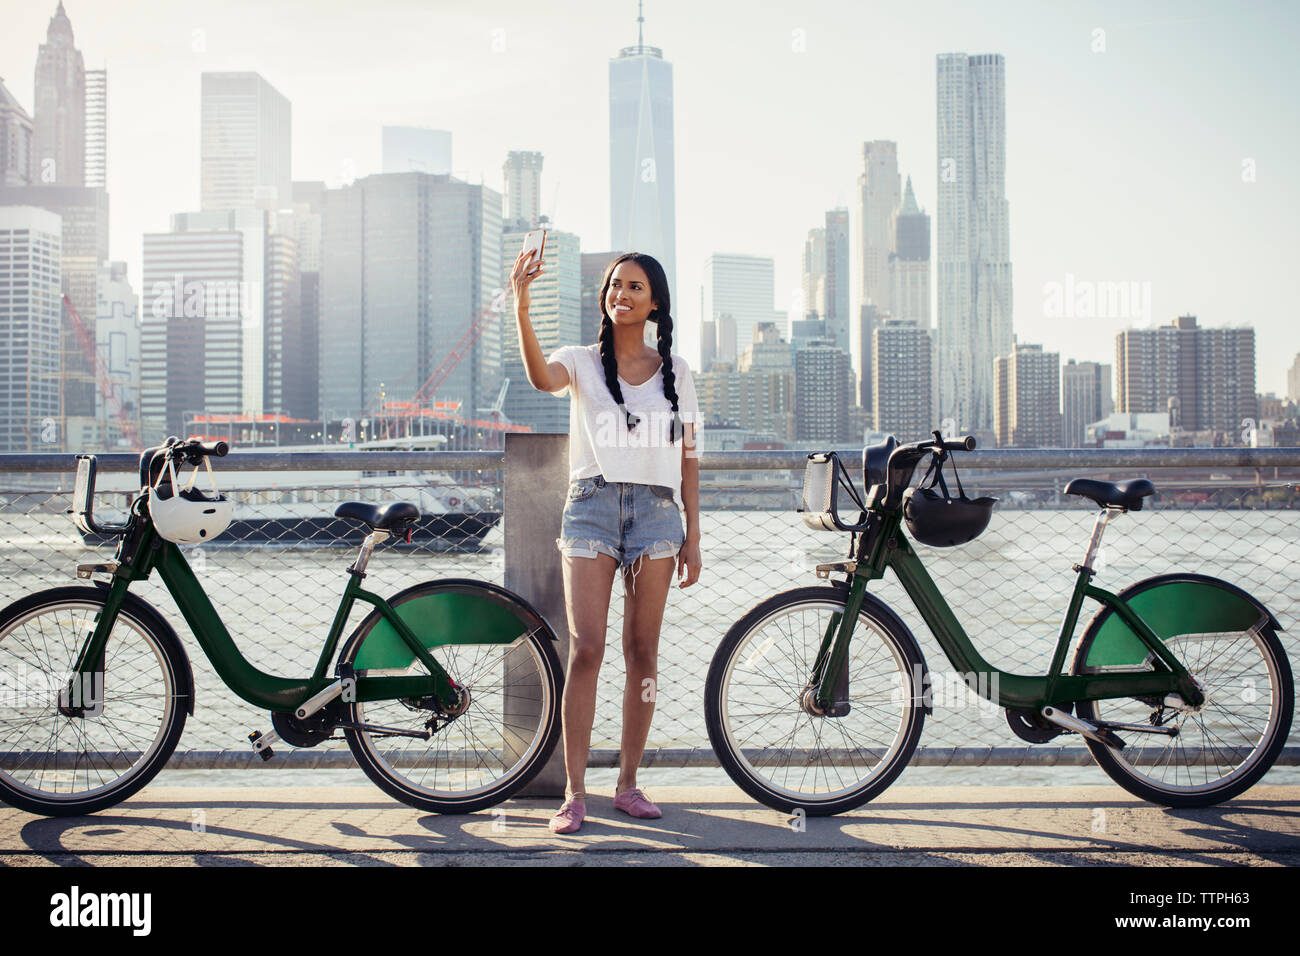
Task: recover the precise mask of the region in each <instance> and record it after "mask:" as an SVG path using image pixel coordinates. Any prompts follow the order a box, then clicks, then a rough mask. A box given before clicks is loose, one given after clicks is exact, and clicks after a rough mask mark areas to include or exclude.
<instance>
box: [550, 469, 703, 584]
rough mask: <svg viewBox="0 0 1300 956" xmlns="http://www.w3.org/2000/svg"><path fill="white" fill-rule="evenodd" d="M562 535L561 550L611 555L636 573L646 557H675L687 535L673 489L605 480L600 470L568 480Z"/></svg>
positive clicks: (558, 543)
mask: <svg viewBox="0 0 1300 956" xmlns="http://www.w3.org/2000/svg"><path fill="white" fill-rule="evenodd" d="M560 535H561V537H559V538H556V539H555V546H556V547H557V548H559V549H560V553H561V554H563V555H566V556H568V557H574V558H594V557H595V556H596V555H597V554H608V555H609V556H610V557H612V558H614V560H616V561H617V562H618V564H619V567H622V568H626V567H630V566H631V567H632V568H633V573H634V574H635V572H636V567H635V566H636V565H637V564H638V562H639V561H640V560H641V559H643V558H644V559H645V560H647V561H649V560H654V559H655V558H667V557H676V556H677V552H678V551H680V550H681V547H682V543H683V542H684V541H685V540H686V533H685V531H683V530H682V516H681V510H680V509H679V508H678V507H677V502H676V501H674V500H673V492H672V489H671V488H667V487H665V486H663V485H640V484H634V483H632V482H626V481H606V480H605V479H604V477H603V476H601V475H595V476H594V477H591V478H579V479H577V480H576V481H571V482H569V496H568V500H567V501H566V502H565V505H564V518H563V522H562V524H561V530H560Z"/></svg>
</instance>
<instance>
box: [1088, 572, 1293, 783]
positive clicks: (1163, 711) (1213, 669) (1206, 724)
mask: <svg viewBox="0 0 1300 956" xmlns="http://www.w3.org/2000/svg"><path fill="white" fill-rule="evenodd" d="M1199 580H1200V581H1210V583H1211V584H1213V585H1218V583H1219V582H1213V581H1212V580H1211V579H1203V578H1202V579H1199ZM1158 586H1160V582H1159V581H1154V582H1151V583H1148V584H1144V585H1138V586H1135V587H1134V588H1132V589H1129V590H1126V591H1124V592H1122V594H1121V596H1122V597H1123V596H1126V595H1129V594H1138V593H1141V592H1142V591H1144V590H1146V591H1154V589H1155V587H1158ZM1233 590H1234V591H1235V590H1236V589H1233ZM1169 593H1173V592H1169ZM1237 593H1239V594H1240V593H1241V592H1237ZM1242 597H1243V598H1244V599H1246V600H1248V601H1251V602H1252V603H1254V604H1255V605H1256V606H1258V607H1261V608H1262V605H1259V604H1258V602H1254V601H1253V599H1251V598H1249V597H1248V596H1246V595H1244V594H1242ZM1170 600H1172V598H1171V599H1170ZM1108 617H1109V609H1107V611H1106V612H1103V613H1102V614H1100V615H1099V616H1098V618H1097V619H1096V621H1095V622H1094V623H1093V624H1092V625H1090V626H1089V628H1088V631H1087V633H1085V634H1084V636H1083V638H1082V639H1081V640H1080V642H1079V650H1078V652H1077V653H1076V656H1075V660H1074V665H1073V671H1074V673H1076V674H1079V673H1092V672H1095V669H1090V668H1089V667H1087V666H1086V665H1085V663H1084V662H1086V661H1087V660H1088V655H1089V652H1090V650H1091V649H1092V645H1093V643H1094V641H1095V640H1096V639H1097V637H1098V634H1099V633H1100V630H1101V625H1102V624H1104V623H1105V621H1106V619H1107V618H1108ZM1164 644H1165V646H1166V647H1168V648H1169V650H1170V651H1172V652H1173V654H1174V656H1175V657H1177V658H1178V660H1179V661H1180V662H1181V663H1182V665H1183V666H1184V667H1186V668H1187V670H1188V672H1189V673H1190V674H1191V675H1192V677H1193V678H1195V679H1196V680H1197V682H1198V683H1199V684H1200V686H1201V689H1202V691H1203V692H1204V694H1205V701H1204V703H1203V704H1202V705H1201V706H1199V707H1188V706H1183V707H1180V708H1171V707H1167V706H1165V705H1164V703H1163V702H1162V701H1155V700H1138V699H1133V698H1121V699H1114V700H1098V701H1080V702H1079V703H1077V704H1076V705H1075V711H1076V713H1077V714H1078V715H1079V716H1080V717H1082V718H1083V719H1084V720H1094V721H1096V720H1099V721H1109V722H1112V723H1129V724H1152V723H1159V724H1161V725H1163V726H1167V727H1172V728H1175V729H1176V730H1177V732H1178V733H1177V735H1176V736H1172V737H1170V736H1166V735H1158V734H1151V733H1140V732H1131V731H1123V730H1121V731H1118V733H1119V736H1120V738H1121V739H1122V740H1123V741H1124V742H1125V747H1124V748H1123V749H1122V750H1118V751H1117V750H1114V749H1112V748H1111V747H1108V746H1106V745H1105V744H1102V743H1098V742H1096V741H1093V740H1086V741H1085V742H1086V743H1087V745H1088V749H1089V750H1090V751H1091V752H1092V756H1093V758H1094V759H1095V760H1096V761H1097V763H1098V765H1099V766H1100V767H1101V768H1102V770H1104V771H1105V772H1106V774H1107V775H1108V776H1109V777H1110V778H1111V779H1112V780H1114V781H1115V782H1116V783H1117V784H1119V785H1120V786H1121V787H1123V788H1124V789H1125V790H1127V791H1129V792H1130V793H1132V794H1133V795H1135V796H1137V797H1141V798H1142V799H1143V800H1150V801H1151V802H1152V803H1159V804H1163V805H1165V806H1168V807H1205V806H1210V805H1212V804H1216V803H1221V802H1223V801H1224V800H1229V799H1231V798H1233V797H1235V796H1238V795H1239V794H1241V793H1243V792H1245V791H1246V790H1247V789H1248V788H1250V787H1251V786H1253V785H1254V784H1255V783H1256V782H1258V780H1259V779H1260V778H1261V777H1262V776H1264V774H1265V773H1267V772H1268V769H1269V768H1270V767H1271V766H1272V765H1273V761H1275V760H1276V759H1277V756H1278V754H1279V753H1280V752H1281V750H1282V747H1283V746H1284V745H1285V743H1286V738H1287V734H1288V733H1289V732H1290V729H1291V717H1292V709H1293V706H1294V704H1293V702H1294V698H1295V688H1294V685H1293V683H1292V677H1291V666H1290V664H1289V662H1288V661H1287V657H1286V652H1285V650H1284V649H1283V648H1282V644H1281V642H1280V641H1279V640H1278V638H1277V634H1276V633H1275V631H1274V628H1273V626H1272V623H1271V619H1270V618H1269V617H1268V615H1267V613H1266V612H1265V613H1264V616H1263V617H1261V618H1260V620H1259V623H1257V624H1256V625H1255V626H1251V627H1246V628H1244V629H1242V630H1232V631H1215V632H1212V633H1201V634H1196V633H1193V634H1181V635H1177V636H1174V637H1168V638H1164Z"/></svg>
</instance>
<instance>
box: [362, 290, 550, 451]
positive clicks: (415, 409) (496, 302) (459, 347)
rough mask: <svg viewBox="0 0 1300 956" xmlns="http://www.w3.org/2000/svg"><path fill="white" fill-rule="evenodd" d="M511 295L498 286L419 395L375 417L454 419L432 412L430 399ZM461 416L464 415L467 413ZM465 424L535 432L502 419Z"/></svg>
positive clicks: (387, 405) (389, 406) (390, 404)
mask: <svg viewBox="0 0 1300 956" xmlns="http://www.w3.org/2000/svg"><path fill="white" fill-rule="evenodd" d="M508 295H509V293H508V292H507V291H506V290H505V289H498V290H497V291H496V293H495V294H494V295H493V297H492V301H491V303H489V304H488V306H487V307H486V308H484V309H483V311H482V312H480V313H479V314H478V316H477V317H476V318H475V319H474V321H473V322H471V323H470V325H469V328H467V329H466V330H465V334H464V335H462V336H461V337H460V341H459V342H457V343H456V345H455V347H454V348H452V350H451V351H450V352H448V353H447V357H446V358H444V359H443V360H442V362H441V364H439V365H438V367H437V368H435V369H434V370H433V372H432V374H430V375H429V377H428V378H427V379H425V381H424V384H423V385H421V386H420V388H419V390H418V391H416V393H415V397H414V398H413V399H412V400H411V401H410V402H387V403H385V404H384V405H383V406H381V407H380V408H379V409H378V410H377V411H376V412H375V414H374V417H376V418H379V419H384V418H398V417H409V416H420V415H425V416H432V417H438V418H448V419H450V418H453V416H452V415H449V414H447V413H446V412H437V411H432V412H431V411H429V409H428V408H427V406H429V405H430V399H432V398H433V396H434V395H435V394H437V391H438V389H439V387H441V385H442V383H443V382H445V381H446V380H447V376H449V375H450V374H451V373H452V372H453V371H454V370H455V368H456V366H457V365H459V364H460V362H461V359H463V358H464V357H465V356H466V355H468V354H469V352H470V350H471V349H472V348H473V347H474V343H475V342H477V341H478V340H479V338H480V337H481V336H482V335H483V332H484V330H485V329H487V327H488V326H489V325H491V324H492V321H493V317H494V316H496V315H499V314H500V313H501V311H502V310H503V309H504V308H505V303H506V298H507V296H508ZM439 404H441V403H439ZM458 417H461V418H464V416H458ZM465 423H466V424H475V425H479V426H486V427H489V428H494V429H502V430H508V431H531V429H528V428H526V427H523V426H515V427H513V428H512V427H510V426H503V425H501V424H500V422H499V421H495V422H480V421H477V420H467V421H466V422H465Z"/></svg>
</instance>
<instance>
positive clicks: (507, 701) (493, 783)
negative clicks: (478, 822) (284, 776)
mask: <svg viewBox="0 0 1300 956" xmlns="http://www.w3.org/2000/svg"><path fill="white" fill-rule="evenodd" d="M445 593H455V594H469V595H475V596H478V597H481V598H484V599H486V600H490V601H494V602H496V603H498V604H500V605H503V606H505V607H507V608H508V609H510V611H511V612H512V613H514V614H515V615H516V616H517V617H518V618H519V619H520V621H522V622H523V623H524V626H525V630H524V633H523V634H522V635H520V637H519V638H517V639H516V640H515V641H514V642H513V643H512V644H509V645H505V644H468V643H459V644H447V645H443V646H440V647H435V648H433V649H432V650H431V653H432V654H433V656H434V658H435V659H436V660H437V661H438V663H439V665H440V666H442V667H443V668H444V669H445V670H446V671H447V672H448V674H450V675H451V676H452V678H453V679H454V680H456V681H457V682H458V683H460V684H461V685H462V686H464V687H466V688H468V690H469V692H470V695H471V703H470V709H469V711H467V712H466V713H465V714H464V715H462V716H460V717H457V718H455V719H454V720H453V721H451V722H450V723H449V724H447V725H446V726H445V727H444V728H442V729H441V730H439V731H437V732H436V733H435V734H434V735H433V737H432V738H431V739H430V740H429V741H420V740H415V739H413V738H403V737H383V736H380V735H376V734H372V733H371V732H369V731H366V730H357V729H353V728H345V729H344V736H345V737H346V738H347V741H348V747H349V748H350V749H351V750H352V754H353V756H354V757H355V758H356V761H357V764H358V766H360V767H361V769H362V770H363V771H364V772H365V774H366V776H368V777H369V778H370V779H371V781H373V782H374V783H375V785H376V786H378V787H379V788H380V789H381V790H383V791H384V792H385V793H387V794H388V795H389V796H391V797H393V798H395V799H397V800H400V801H401V802H403V803H406V804H408V805H409V806H413V807H416V808H418V809H421V810H429V811H433V812H435V813H473V812H475V811H477V810H483V809H486V808H487V807H490V806H494V805H495V804H497V803H500V802H501V801H502V800H506V799H508V798H509V797H511V796H512V795H514V794H515V793H517V792H518V791H519V790H520V789H521V788H523V787H525V786H526V785H527V784H528V783H529V782H530V781H531V780H532V779H533V778H534V777H536V776H537V774H538V773H539V772H540V771H541V769H542V767H543V766H545V764H546V761H547V760H548V759H549V758H550V756H551V753H552V752H553V751H554V749H555V745H556V743H557V742H558V740H559V737H560V702H561V699H562V696H563V688H564V678H563V671H562V670H561V668H560V657H559V654H558V653H557V652H556V650H555V642H554V639H553V637H554V632H553V631H552V630H551V627H550V625H549V624H547V622H546V619H545V618H543V617H542V616H541V615H540V614H538V613H537V611H535V610H534V609H533V608H532V607H531V606H530V605H529V604H528V603H527V602H526V601H524V600H523V599H522V598H520V597H519V596H518V595H516V594H513V593H511V592H510V591H507V590H506V589H505V588H500V587H497V586H496V585H492V584H488V583H486V582H482V581H472V580H459V579H449V580H442V581H430V582H425V583H424V584H418V585H415V586H414V587H412V588H408V589H407V590H405V591H403V592H401V594H399V595H397V596H395V597H393V598H391V599H390V600H389V604H390V605H392V606H393V607H394V608H398V607H400V606H401V605H402V604H404V603H405V602H407V601H410V600H415V599H418V598H421V597H425V596H428V595H431V594H445ZM379 620H381V618H380V616H379V615H378V614H377V613H376V614H372V615H370V616H369V617H368V618H367V619H366V620H365V621H363V622H362V624H361V625H360V627H358V629H357V630H356V632H355V633H354V634H353V635H352V636H351V637H350V638H349V640H348V642H347V644H346V645H345V646H344V648H343V651H342V653H341V654H340V655H339V660H340V663H342V664H348V665H351V663H352V662H353V661H355V660H356V659H357V654H358V653H359V652H360V649H361V647H362V645H363V644H364V642H365V639H366V637H367V636H368V634H369V633H370V631H371V629H372V628H373V627H374V626H375V624H377V623H378V621H379ZM507 655H509V662H508V663H507V660H506V657H507ZM507 667H509V668H510V669H511V670H512V682H513V684H514V685H515V686H516V687H520V686H522V687H523V689H524V690H526V689H528V688H527V686H526V685H527V684H528V682H529V681H531V682H532V683H533V685H534V687H533V689H535V690H536V691H537V692H538V694H537V697H536V698H533V697H531V696H530V695H529V694H527V693H523V692H522V690H516V691H515V692H511V693H507V691H506V680H505V669H506V668H507ZM519 669H522V672H523V673H519ZM407 672H408V673H422V672H423V669H422V667H421V666H420V665H419V664H418V663H416V664H414V665H412V668H410V669H408V671H407ZM492 672H499V673H500V676H501V679H502V682H501V685H500V692H499V693H495V692H494V691H495V690H496V688H495V686H494V685H492V684H485V683H484V682H483V680H482V679H481V678H482V677H484V676H489V674H490V673H492ZM365 673H370V672H366V671H362V672H358V676H363V675H364V674H365ZM343 713H344V719H345V720H346V721H348V722H350V723H360V724H364V723H367V722H370V721H373V723H374V724H375V725H378V726H384V727H398V728H404V729H410V730H424V729H426V728H425V724H426V721H427V720H428V718H429V717H430V716H431V713H430V712H429V711H427V710H416V709H413V708H412V707H410V706H409V705H405V704H403V703H402V702H401V701H371V702H368V703H364V704H363V703H360V702H356V701H353V702H349V703H345V704H344V706H343ZM469 738H473V739H472V740H470V739H469ZM381 741H387V744H386V745H384V746H381V745H380V742H381ZM457 742H458V743H459V744H460V746H459V747H454V746H452V745H453V743H457ZM494 745H495V746H494ZM471 759H472V760H473V765H471ZM398 764H402V765H405V767H407V768H410V769H411V770H413V771H415V773H406V772H403V769H402V768H399V766H398ZM456 778H459V783H458V785H453V784H457V780H456Z"/></svg>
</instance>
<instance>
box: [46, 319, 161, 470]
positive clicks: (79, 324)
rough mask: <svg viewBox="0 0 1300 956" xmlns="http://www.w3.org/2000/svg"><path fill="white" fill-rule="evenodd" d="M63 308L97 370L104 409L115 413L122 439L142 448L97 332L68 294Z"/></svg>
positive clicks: (92, 365) (88, 359) (87, 356)
mask: <svg viewBox="0 0 1300 956" xmlns="http://www.w3.org/2000/svg"><path fill="white" fill-rule="evenodd" d="M63 307H64V308H65V309H67V310H68V315H69V316H71V317H72V326H73V328H74V329H75V330H76V333H77V339H78V340H79V341H80V342H81V351H82V352H83V353H84V354H85V356H86V361H87V363H89V364H90V366H91V368H93V369H94V370H95V382H96V384H98V385H99V394H100V396H101V397H102V398H103V399H104V407H105V408H107V409H108V410H109V411H110V412H112V413H113V417H114V418H116V419H117V425H118V428H120V429H121V431H122V437H123V438H125V439H126V440H127V442H128V443H129V444H130V445H131V447H133V448H140V447H142V443H141V441H140V431H139V429H137V428H136V427H135V422H133V421H132V420H131V416H130V415H128V414H127V412H126V407H125V406H124V405H123V404H122V400H121V398H119V397H118V394H117V389H116V388H114V387H113V381H112V379H111V378H109V375H108V366H106V365H105V364H104V359H103V357H102V356H101V355H100V354H99V348H98V346H97V345H96V344H95V330H94V329H91V328H87V327H86V323H85V322H83V321H82V320H81V316H80V315H79V314H78V313H77V310H76V309H75V308H73V305H72V300H71V299H69V298H68V297H67V295H66V294H65V295H64V296H63Z"/></svg>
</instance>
